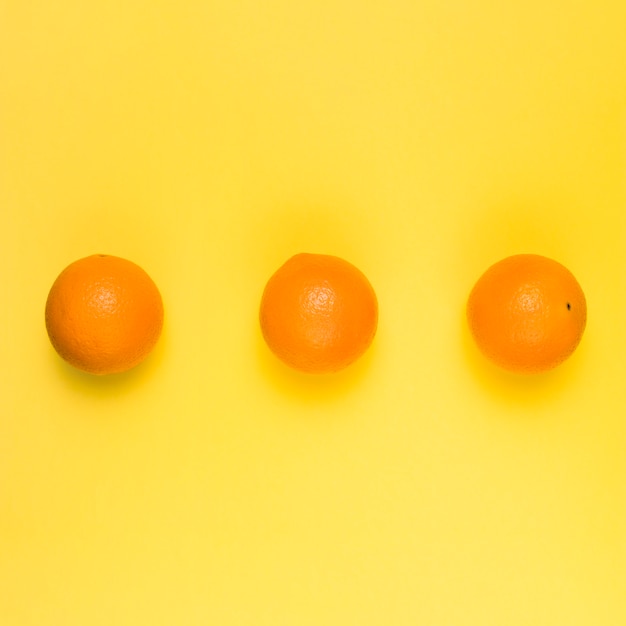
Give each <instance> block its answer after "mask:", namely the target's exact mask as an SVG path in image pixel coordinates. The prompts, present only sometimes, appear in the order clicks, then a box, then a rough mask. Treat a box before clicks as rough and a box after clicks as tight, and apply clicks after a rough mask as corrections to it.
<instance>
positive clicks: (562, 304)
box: [467, 254, 587, 373]
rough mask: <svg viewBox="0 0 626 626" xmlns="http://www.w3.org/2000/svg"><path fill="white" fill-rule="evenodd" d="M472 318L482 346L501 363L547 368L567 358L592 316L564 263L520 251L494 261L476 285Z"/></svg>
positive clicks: (517, 367)
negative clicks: (520, 252)
mask: <svg viewBox="0 0 626 626" xmlns="http://www.w3.org/2000/svg"><path fill="white" fill-rule="evenodd" d="M467 319H468V322H469V327H470V330H471V333H472V335H473V337H474V339H475V341H476V343H477V345H478V347H479V348H480V350H481V351H482V352H483V353H484V354H485V355H486V356H487V357H489V358H490V359H491V360H492V361H494V362H495V363H497V364H498V365H500V366H501V367H503V368H505V369H507V370H510V371H514V372H520V373H537V372H543V371H546V370H549V369H552V368H553V367H555V366H557V365H558V364H559V363H561V362H562V361H564V360H565V359H567V358H568V357H569V356H570V355H571V354H572V353H573V352H574V350H575V349H576V347H577V346H578V343H579V342H580V340H581V337H582V334H583V331H584V330H585V324H586V321H587V304H586V301H585V295H584V293H583V291H582V289H581V287H580V285H579V284H578V282H577V280H576V278H574V276H573V275H572V273H571V272H570V271H569V270H568V269H567V268H566V267H564V266H563V265H561V264H560V263H558V262H557V261H554V260H552V259H549V258H546V257H544V256H540V255H537V254H518V255H515V256H511V257H508V258H506V259H503V260H501V261H499V262H498V263H495V264H494V265H492V266H491V267H490V268H489V269H488V270H487V271H486V272H485V273H484V274H483V275H482V276H481V277H480V278H479V279H478V282H477V283H476V284H475V285H474V288H473V289H472V291H471V293H470V296H469V299H468V302H467Z"/></svg>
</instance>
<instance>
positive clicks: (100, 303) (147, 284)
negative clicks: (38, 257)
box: [46, 254, 163, 374]
mask: <svg viewBox="0 0 626 626" xmlns="http://www.w3.org/2000/svg"><path fill="white" fill-rule="evenodd" d="M162 326H163V302H162V300H161V294H160V293H159V290H158V289H157V287H156V285H155V284H154V282H153V281H152V279H151V278H150V276H148V274H146V272H144V270H143V269H141V268H140V267H139V266H138V265H135V264H134V263H132V262H131V261H127V260H126V259H121V258H119V257H115V256H110V255H106V254H96V255H93V256H88V257H86V258H84V259H80V260H78V261H75V262H74V263H72V264H71V265H69V266H68V267H66V268H65V269H64V270H63V271H62V272H61V274H59V276H58V278H57V279H56V280H55V282H54V284H53V285H52V288H51V289H50V293H49V294H48V300H47V302H46V328H47V330H48V336H49V337H50V341H51V342H52V345H53V346H54V348H55V350H56V351H57V352H58V353H59V355H60V356H61V357H63V358H64V359H65V360H66V361H67V362H68V363H70V364H72V365H74V366H75V367H77V368H78V369H81V370H84V371H85V372H89V373H91V374H115V373H118V372H124V371H126V370H129V369H131V368H132V367H135V365H138V364H139V363H140V362H141V361H143V360H144V358H145V357H146V356H147V355H148V354H149V353H150V351H151V350H152V348H153V347H154V345H155V344H156V342H157V340H158V338H159V335H160V334H161V328H162Z"/></svg>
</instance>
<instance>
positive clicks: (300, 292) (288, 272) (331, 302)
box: [260, 253, 378, 373]
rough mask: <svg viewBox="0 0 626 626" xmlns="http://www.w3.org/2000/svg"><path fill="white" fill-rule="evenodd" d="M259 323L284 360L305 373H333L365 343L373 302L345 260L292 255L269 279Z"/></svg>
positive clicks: (373, 318) (374, 316) (374, 314)
mask: <svg viewBox="0 0 626 626" xmlns="http://www.w3.org/2000/svg"><path fill="white" fill-rule="evenodd" d="M260 322H261V330H262V332H263V337H264V338H265V341H266V342H267V345H268V346H269V347H270V349H271V350H272V352H274V354H275V355H276V356H278V357H279V358H280V359H281V360H282V361H284V362H285V363H286V364H287V365H290V366H291V367H293V368H295V369H297V370H300V371H302V372H308V373H328V372H336V371H338V370H341V369H343V368H345V367H347V366H348V365H350V364H351V363H352V362H353V361H355V360H356V359H358V358H359V357H360V356H361V355H362V354H363V353H364V352H365V351H366V350H367V348H368V347H369V345H370V344H371V342H372V340H373V339H374V335H375V334H376V326H377V322H378V302H377V300H376V294H375V293H374V290H373V288H372V286H371V285H370V283H369V281H368V280H367V278H366V277H365V276H364V274H363V273H362V272H361V271H360V270H359V269H357V268H356V267H355V266H354V265H352V264H351V263H348V262H347V261H344V260H343V259H340V258H338V257H336V256H330V255H324V254H305V253H302V254H296V255H295V256H293V257H291V258H290V259H289V260H288V261H287V262H286V263H285V264H284V265H283V266H282V267H280V268H279V269H278V270H277V271H276V273H275V274H274V275H273V276H272V277H271V278H270V279H269V281H268V283H267V285H266V287H265V290H264V292H263V297H262V299H261V309H260Z"/></svg>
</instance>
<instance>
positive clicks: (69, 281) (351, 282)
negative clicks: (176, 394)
mask: <svg viewBox="0 0 626 626" xmlns="http://www.w3.org/2000/svg"><path fill="white" fill-rule="evenodd" d="M586 318H587V307H586V302H585V296H584V294H583V291H582V289H581V287H580V285H579V284H578V282H577V281H576V279H575V278H574V276H573V275H572V274H571V272H570V271H569V270H568V269H567V268H565V267H564V266H563V265H561V264H560V263H557V262H556V261H554V260H552V259H548V258H546V257H543V256H539V255H534V254H520V255H515V256H511V257H508V258H506V259H503V260H502V261H499V262H498V263H496V264H495V265H493V266H491V267H490V268H489V269H488V270H487V271H486V272H485V273H484V274H483V275H482V276H481V277H480V278H479V280H478V281H477V283H476V285H475V286H474V288H473V290H472V292H471V293H470V296H469V299H468V303H467V319H468V323H469V327H470V330H471V332H472V335H473V337H474V338H475V340H476V343H477V344H478V346H479V348H480V349H481V350H482V352H483V353H484V354H485V355H486V356H487V357H489V358H490V359H492V360H493V361H494V362H496V363H497V364H498V365H500V366H502V367H504V368H506V369H508V370H511V371H516V372H526V373H532V372H541V371H545V370H548V369H551V368H553V367H555V366H556V365H558V364H559V363H561V362H562V361H563V360H565V359H566V358H567V357H568V356H570V355H571V354H572V352H573V351H574V350H575V349H576V347H577V345H578V343H579V341H580V339H581V337H582V334H583V331H584V328H585V324H586ZM377 323H378V302H377V299H376V294H375V292H374V289H373V288H372V286H371V284H370V282H369V281H368V279H367V278H366V277H365V275H364V274H363V273H362V272H361V271H360V270H359V269H358V268H356V267H355V266H354V265H352V264H351V263H348V262H347V261H345V260H343V259H340V258H338V257H336V256H329V255H321V254H297V255H296V256H294V257H292V258H291V259H289V260H288V261H287V262H286V263H285V264H284V265H283V266H282V267H280V268H279V269H278V270H277V271H276V272H275V273H274V275H273V276H272V277H271V278H270V279H269V281H268V283H267V285H266V287H265V290H264V292H263V297H262V299H261V306H260V324H261V330H262V332H263V336H264V338H265V341H266V342H267V344H268V346H269V347H270V349H271V350H272V352H274V354H276V356H278V357H279V358H280V359H281V360H282V361H284V362H285V363H287V364H288V365H290V366H291V367H293V368H295V369H298V370H300V371H303V372H308V373H327V372H335V371H338V370H341V369H343V368H345V367H347V366H348V365H350V364H351V363H352V362H354V361H355V360H356V359H358V358H359V357H360V356H361V355H362V354H363V353H364V352H365V351H366V350H367V348H368V347H369V345H370V344H371V342H372V340H373V339H374V335H375V334H376V327H377ZM162 326H163V301H162V299H161V295H160V293H159V290H158V288H157V286H156V285H155V284H154V282H153V281H152V279H151V278H150V277H149V276H148V274H146V272H145V271H144V270H143V269H142V268H140V267H139V266H138V265H136V264H135V263H132V262H131V261H128V260H126V259H121V258H119V257H115V256H110V255H105V254H98V255H93V256H89V257H86V258H83V259H80V260H78V261H75V262H74V263H72V264H71V265H69V266H68V267H67V268H65V269H64V270H63V271H62V272H61V274H60V275H59V276H58V278H57V279H56V281H55V282H54V284H53V285H52V288H51V290H50V293H49V295H48V300H47V302H46V328H47V330H48V336H49V337H50V340H51V342H52V345H53V346H54V348H55V349H56V351H57V352H58V353H59V355H60V356H61V357H63V358H64V359H65V360H66V361H67V362H69V363H71V364H72V365H74V366H75V367H77V368H79V369H81V370H84V371H86V372H90V373H92V374H113V373H119V372H123V371H126V370H129V369H131V368H132V367H134V366H135V365H138V364H139V363H140V362H141V361H143V359H144V358H145V357H146V356H147V355H148V354H149V353H150V351H151V350H152V348H153V347H154V346H155V344H156V342H157V341H158V338H159V336H160V333H161V329H162Z"/></svg>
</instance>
